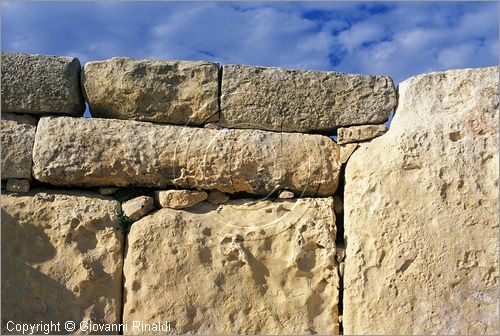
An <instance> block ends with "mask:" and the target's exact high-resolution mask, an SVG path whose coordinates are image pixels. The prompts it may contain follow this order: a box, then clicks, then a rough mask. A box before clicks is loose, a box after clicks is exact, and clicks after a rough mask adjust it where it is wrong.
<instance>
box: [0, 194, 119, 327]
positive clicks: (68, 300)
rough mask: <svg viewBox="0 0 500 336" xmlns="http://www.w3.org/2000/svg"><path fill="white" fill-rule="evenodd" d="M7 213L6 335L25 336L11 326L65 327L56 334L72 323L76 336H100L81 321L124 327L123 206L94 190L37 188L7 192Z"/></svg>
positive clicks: (4, 264)
mask: <svg viewBox="0 0 500 336" xmlns="http://www.w3.org/2000/svg"><path fill="white" fill-rule="evenodd" d="M1 207H2V226H1V227H2V333H3V334H5V333H14V334H20V332H19V330H18V331H17V332H16V331H15V330H13V328H14V325H13V324H9V323H8V322H9V321H12V322H14V323H30V324H40V323H50V322H52V323H54V324H57V323H59V330H54V329H53V330H52V332H51V333H53V334H66V333H70V331H72V330H70V329H67V328H65V323H66V322H67V321H71V322H73V323H74V326H75V329H74V332H75V333H76V334H95V331H89V330H82V329H80V326H82V327H83V329H85V323H84V325H81V324H80V322H82V321H84V322H88V321H92V322H93V323H96V324H101V325H102V324H105V323H108V324H112V323H113V324H117V323H120V321H121V316H120V314H121V304H122V298H121V296H122V264H123V260H122V244H123V235H122V233H121V228H120V227H119V224H118V215H119V213H120V203H119V202H118V201H115V200H113V199H112V198H108V197H103V196H100V195H98V194H97V193H90V192H77V191H55V190H44V191H41V190H32V191H30V192H29V193H27V194H22V195H20V194H17V195H16V194H9V193H7V194H2V195H1ZM69 326H71V324H69ZM87 326H88V323H87ZM9 331H10V332H9ZM34 333H35V334H43V333H44V332H43V330H42V329H38V331H37V330H35V332H34ZM109 333H110V334H117V333H118V331H117V330H115V332H109Z"/></svg>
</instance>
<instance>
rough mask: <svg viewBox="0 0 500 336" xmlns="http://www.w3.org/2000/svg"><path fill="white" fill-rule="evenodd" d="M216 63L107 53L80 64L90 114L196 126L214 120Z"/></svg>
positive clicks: (216, 83)
mask: <svg viewBox="0 0 500 336" xmlns="http://www.w3.org/2000/svg"><path fill="white" fill-rule="evenodd" d="M218 71H219V70H218V65H217V64H216V63H210V62H200V61H197V62H191V61H154V60H141V61H138V60H134V59H131V58H112V59H110V60H106V61H98V62H90V63H87V64H85V66H84V68H83V73H82V86H83V87H84V94H85V97H86V99H87V101H88V103H89V107H90V112H91V114H92V116H93V117H102V118H114V119H133V120H142V121H156V122H166V123H171V124H181V125H186V124H189V125H201V124H204V123H206V122H210V121H215V120H217V113H218V103H217V90H218Z"/></svg>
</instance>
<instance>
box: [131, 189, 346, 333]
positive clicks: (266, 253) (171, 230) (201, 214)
mask: <svg viewBox="0 0 500 336" xmlns="http://www.w3.org/2000/svg"><path fill="white" fill-rule="evenodd" d="M332 208H333V202H332V199H331V198H321V199H307V198H304V199H296V200H281V201H276V202H270V201H258V202H256V201H253V200H233V201H230V202H229V203H228V204H225V205H219V206H216V205H212V204H210V203H208V202H203V203H200V204H198V205H197V206H195V207H193V208H191V209H190V210H189V211H185V210H173V209H161V210H159V211H157V212H156V213H154V214H152V215H150V216H147V217H145V218H143V219H142V220H140V221H138V222H135V223H134V225H133V226H132V229H131V232H130V234H129V236H128V247H127V253H126V257H125V263H124V275H125V299H124V302H125V306H124V318H123V319H124V321H133V320H142V321H145V322H156V321H158V320H160V321H170V322H171V325H172V330H171V333H172V334H181V333H182V334H183V333H197V334H311V333H320V334H336V333H338V331H339V329H338V308H337V303H338V286H339V276H338V270H337V262H336V260H335V253H336V247H335V234H336V230H335V224H334V223H335V215H334V213H333V209H332ZM129 323H130V322H129ZM128 332H129V333H132V332H133V330H132V326H131V325H129V328H128Z"/></svg>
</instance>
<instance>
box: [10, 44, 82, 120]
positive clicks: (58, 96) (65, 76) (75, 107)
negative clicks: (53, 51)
mask: <svg viewBox="0 0 500 336" xmlns="http://www.w3.org/2000/svg"><path fill="white" fill-rule="evenodd" d="M84 111H85V103H84V101H83V97H82V94H81V90H80V61H78V59H77V58H73V57H59V56H48V55H28V54H21V53H14V52H2V115H3V113H4V112H16V113H31V114H65V115H71V116H75V117H81V116H82V115H83V112H84Z"/></svg>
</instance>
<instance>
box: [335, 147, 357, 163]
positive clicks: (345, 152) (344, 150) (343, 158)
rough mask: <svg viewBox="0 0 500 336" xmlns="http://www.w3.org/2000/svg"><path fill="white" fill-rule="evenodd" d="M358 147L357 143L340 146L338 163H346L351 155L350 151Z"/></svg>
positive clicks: (352, 151)
mask: <svg viewBox="0 0 500 336" xmlns="http://www.w3.org/2000/svg"><path fill="white" fill-rule="evenodd" d="M358 147H359V144H357V143H350V144H346V145H341V146H340V160H339V161H340V163H346V162H347V161H348V160H349V158H350V157H351V155H352V153H354V151H355V150H356V149H357V148H358Z"/></svg>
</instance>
